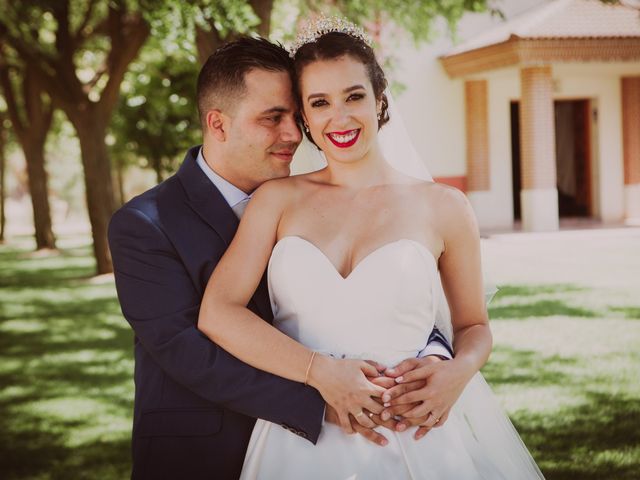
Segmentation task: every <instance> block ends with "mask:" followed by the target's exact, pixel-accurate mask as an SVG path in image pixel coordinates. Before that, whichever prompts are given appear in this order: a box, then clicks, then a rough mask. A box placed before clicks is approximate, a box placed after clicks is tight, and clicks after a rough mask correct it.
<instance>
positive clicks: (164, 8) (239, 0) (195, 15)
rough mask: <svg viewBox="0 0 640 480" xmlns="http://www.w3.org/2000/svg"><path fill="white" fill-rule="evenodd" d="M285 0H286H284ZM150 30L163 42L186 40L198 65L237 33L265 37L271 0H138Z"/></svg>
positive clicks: (269, 18)
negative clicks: (190, 45) (196, 58)
mask: <svg viewBox="0 0 640 480" xmlns="http://www.w3.org/2000/svg"><path fill="white" fill-rule="evenodd" d="M285 1H286V0H285ZM141 3H142V5H144V9H145V11H147V12H148V13H147V14H148V17H149V18H150V19H151V23H152V25H153V30H154V32H156V34H157V35H158V37H159V38H162V39H164V40H165V43H169V42H176V41H184V39H188V41H189V42H193V43H194V44H195V46H196V52H197V56H198V60H199V63H200V65H202V64H203V63H204V62H205V61H206V60H207V58H208V57H209V55H211V54H212V53H213V52H214V51H215V50H216V48H218V47H219V46H221V45H222V44H223V43H225V42H228V41H231V40H233V39H235V38H237V37H238V35H241V34H251V33H257V34H259V35H262V36H263V37H267V36H268V35H269V32H270V31H271V13H272V11H273V6H274V0H187V1H184V0H164V1H162V2H158V1H156V0H141Z"/></svg>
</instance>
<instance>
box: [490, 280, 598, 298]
mask: <svg viewBox="0 0 640 480" xmlns="http://www.w3.org/2000/svg"><path fill="white" fill-rule="evenodd" d="M584 290H586V288H585V287H580V286H577V285H572V284H568V283H556V284H552V285H504V286H498V292H497V293H496V299H503V298H508V297H529V296H534V295H541V294H556V293H571V292H581V291H584Z"/></svg>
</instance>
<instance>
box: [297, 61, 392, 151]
mask: <svg viewBox="0 0 640 480" xmlns="http://www.w3.org/2000/svg"><path fill="white" fill-rule="evenodd" d="M300 94H301V97H302V114H303V118H304V120H305V122H306V123H307V125H308V126H309V130H310V132H311V136H312V137H313V140H314V142H315V143H316V145H318V147H320V148H321V149H322V150H323V151H324V153H325V155H326V156H327V157H328V158H330V159H333V160H336V161H339V162H353V161H357V160H359V159H362V158H363V157H365V156H366V155H367V153H369V151H370V150H371V148H372V146H373V145H375V142H376V138H377V134H378V117H377V114H378V111H379V108H380V103H379V102H378V101H376V98H375V94H374V91H373V87H372V86H371V81H370V80H369V76H368V75H367V70H366V67H365V66H364V64H362V63H361V62H359V61H358V60H355V59H354V58H352V57H351V56H348V55H345V56H343V57H339V58H336V59H332V60H319V61H316V62H313V63H310V64H309V65H307V66H306V67H304V69H303V71H302V74H301V76H300Z"/></svg>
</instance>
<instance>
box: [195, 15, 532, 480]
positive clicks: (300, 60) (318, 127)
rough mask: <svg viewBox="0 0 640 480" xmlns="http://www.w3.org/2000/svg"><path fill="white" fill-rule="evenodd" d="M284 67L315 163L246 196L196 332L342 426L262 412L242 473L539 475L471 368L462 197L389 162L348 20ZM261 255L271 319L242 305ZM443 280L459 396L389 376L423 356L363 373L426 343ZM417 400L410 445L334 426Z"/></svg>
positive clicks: (475, 326) (480, 309)
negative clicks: (315, 433) (311, 391)
mask: <svg viewBox="0 0 640 480" xmlns="http://www.w3.org/2000/svg"><path fill="white" fill-rule="evenodd" d="M294 63H295V71H296V80H297V92H298V100H299V104H300V110H301V115H302V119H303V124H304V130H305V133H306V135H307V137H308V138H309V139H310V140H311V141H312V142H313V143H314V144H315V145H316V146H317V147H318V148H319V149H321V150H322V152H323V153H324V155H325V157H326V159H327V165H326V167H325V168H323V169H321V170H319V171H316V172H312V173H309V174H305V175H299V176H293V177H289V178H284V179H279V180H274V181H270V182H267V183H266V184H264V185H263V186H261V187H260V188H259V189H258V190H257V191H256V192H255V193H254V194H253V200H252V201H251V202H250V203H249V206H248V207H247V210H246V212H245V214H244V216H243V218H242V222H241V223H240V227H239V229H238V233H237V234H236V236H235V238H234V240H233V242H232V244H231V245H230V247H229V249H228V250H227V253H226V254H225V255H224V257H223V258H222V259H221V260H220V263H219V264H218V266H217V268H216V269H215V271H214V273H213V274H212V276H211V279H210V280H209V284H208V286H207V289H206V292H205V295H204V299H203V301H202V306H201V310H200V315H199V320H198V328H199V329H200V330H201V331H202V332H204V333H205V334H206V335H207V336H208V337H210V338H211V339H212V340H213V341H214V342H216V343H217V344H218V345H220V346H221V347H223V348H225V349H226V350H227V351H229V352H230V353H231V354H233V355H234V356H236V357H238V358H239V359H241V360H243V361H244V362H246V363H248V364H251V365H253V366H254V367H257V368H260V369H262V370H266V371H268V372H271V373H274V374H276V375H280V376H282V377H285V378H288V379H291V380H294V381H298V382H304V383H307V384H309V385H311V386H313V387H314V388H316V389H317V390H318V391H319V392H320V393H321V395H322V396H323V398H324V399H325V401H326V402H327V404H328V406H330V407H328V409H329V410H330V411H329V412H328V413H327V414H330V413H333V414H335V415H336V416H337V419H338V422H337V423H339V425H340V426H337V425H333V424H330V423H328V422H327V423H325V425H324V427H323V430H322V433H321V435H320V438H319V439H318V442H317V444H316V445H315V446H314V445H312V444H311V443H309V442H307V441H306V440H304V439H301V438H300V437H299V436H297V435H293V434H291V433H290V432H287V431H286V430H285V429H283V428H282V427H281V426H279V425H275V424H271V423H269V422H266V421H263V420H259V421H258V423H257V424H256V426H255V428H254V431H253V435H252V439H251V443H250V445H249V449H248V452H247V456H246V457H245V464H244V468H243V474H242V476H243V478H267V479H294V478H295V479H297V478H318V479H325V478H330V479H334V478H335V479H356V478H357V479H360V478H363V479H370V478H380V479H383V478H384V479H387V478H394V479H396V478H407V479H409V478H411V479H417V478H438V479H452V478H455V479H470V478H484V479H496V478H505V479H515V478H542V475H541V474H540V472H539V470H538V469H537V467H536V465H535V463H534V462H533V460H532V459H531V457H530V456H529V454H528V452H527V450H526V448H525V447H524V445H522V443H521V441H520V439H519V437H518V435H517V433H516V432H515V430H513V427H512V426H511V424H510V423H509V421H508V419H507V418H506V416H505V415H504V414H503V413H502V412H501V411H500V409H499V407H498V406H497V404H496V401H495V399H494V398H493V397H492V394H491V392H490V391H489V389H488V387H487V386H486V384H485V383H484V382H483V380H482V378H481V376H480V374H479V373H478V371H479V370H480V368H481V367H482V366H483V365H484V363H485V362H486V360H487V358H488V356H489V354H490V351H491V344H492V340H491V333H490V330H489V326H488V321H487V313H486V307H485V303H484V295H483V286H482V274H481V265H480V245H479V235H478V228H477V225H476V221H475V218H474V215H473V212H472V209H471V207H470V205H469V203H468V201H467V200H466V197H465V196H464V195H463V194H462V193H461V192H459V191H458V190H456V189H453V188H451V187H447V186H444V185H441V184H436V183H433V182H429V181H422V180H418V179H416V178H413V177H410V176H407V175H405V174H404V173H401V172H400V171H398V170H396V169H394V168H393V167H392V166H391V165H390V164H389V163H388V162H387V159H386V158H385V156H384V155H383V153H382V150H381V148H380V145H379V142H378V130H379V129H380V128H381V127H382V126H383V125H384V124H385V123H387V122H388V121H389V120H390V119H389V115H388V112H387V107H388V104H387V99H386V97H385V95H384V90H385V88H386V79H385V76H384V72H383V71H382V69H381V68H380V66H379V64H378V63H377V61H376V59H375V56H374V53H373V50H372V49H371V47H370V46H369V45H368V43H367V39H366V37H365V35H364V33H363V32H362V31H361V30H360V29H358V28H357V27H355V26H354V25H352V24H348V23H346V22H344V21H341V20H336V19H334V20H330V21H327V22H325V23H323V24H322V25H320V26H316V28H313V27H310V28H309V29H307V31H306V32H305V33H304V34H303V35H302V37H301V38H300V39H299V41H298V42H297V44H296V47H295V55H294ZM394 160H395V159H394ZM393 163H397V162H393ZM267 265H268V267H269V268H268V282H269V292H270V296H271V302H272V307H273V310H274V317H275V318H274V326H273V327H272V326H271V325H269V324H267V323H266V322H263V321H261V320H260V319H259V318H258V317H257V316H255V315H254V314H253V313H252V312H251V311H249V310H248V309H247V308H245V305H246V304H247V301H248V300H249V298H250V297H251V294H252V293H253V292H254V290H255V289H256V287H257V286H258V283H259V282H260V279H261V275H262V272H263V271H264V269H265V267H267ZM440 279H441V280H440ZM440 281H441V282H442V287H443V288H444V292H445V293H446V303H448V310H449V311H450V319H451V320H450V321H451V324H452V327H453V328H452V330H453V338H454V341H453V346H454V350H455V358H454V359H453V360H450V361H448V362H446V368H447V369H451V370H454V371H455V372H456V375H453V376H452V378H462V379H464V380H465V381H464V382H462V383H461V385H460V386H459V389H458V392H459V393H460V392H461V395H460V397H459V398H442V399H434V401H431V402H426V401H424V402H423V401H418V400H420V392H419V391H417V392H409V393H404V392H405V390H407V389H406V388H405V389H403V388H402V387H403V386H404V385H408V384H411V383H412V382H415V381H420V380H424V379H425V378H426V376H427V374H428V372H426V370H425V368H427V369H428V367H425V368H423V369H419V368H418V369H415V370H412V371H409V372H407V373H405V374H404V375H401V376H398V377H396V378H395V382H396V384H397V386H396V387H392V388H390V389H385V388H383V387H382V386H380V384H379V383H376V382H375V381H370V379H371V378H372V377H376V376H378V375H380V374H381V373H380V372H382V371H384V368H385V367H391V366H393V365H396V364H397V363H398V362H400V361H401V360H403V359H405V358H408V357H412V356H414V357H415V356H416V355H417V353H418V352H419V351H420V350H421V349H422V348H423V346H424V345H425V344H426V343H427V339H428V337H429V333H430V331H431V329H432V328H433V326H434V323H435V321H436V317H437V316H438V312H442V311H443V307H444V309H445V310H446V309H447V306H446V305H442V301H443V300H442V299H443V297H442V295H439V293H440V288H441V286H440V285H441V284H440ZM274 327H275V328H274ZM367 360H373V361H374V362H377V363H374V362H370V361H367ZM443 368H444V365H443ZM469 380H470V381H469ZM467 381H469V383H468V384H467ZM465 384H466V387H465ZM416 401H418V402H417V404H416V403H414V408H411V409H410V410H409V411H406V412H405V413H404V414H403V415H404V416H405V417H408V418H411V417H413V418H419V417H422V418H426V420H425V421H424V425H426V427H427V428H429V427H431V426H434V425H437V426H438V428H435V429H434V430H432V431H431V432H430V433H429V435H427V436H426V437H425V438H424V439H422V440H419V441H418V440H416V439H415V438H414V436H413V435H412V433H411V432H410V431H403V432H393V433H392V435H390V438H389V441H388V444H387V445H386V446H384V447H379V446H376V445H374V444H372V443H369V442H368V441H367V440H366V439H364V438H363V437H361V436H359V435H345V434H344V432H343V430H344V431H345V432H351V431H352V429H351V422H352V421H356V422H358V423H360V424H361V425H363V426H366V427H372V426H374V424H373V423H372V421H371V418H370V417H372V416H373V415H379V414H382V413H383V411H384V410H386V409H387V408H388V407H390V406H392V405H394V404H396V403H411V402H416ZM405 410H406V409H405ZM383 417H384V415H383ZM445 420H446V421H445ZM340 427H342V429H341V428H340Z"/></svg>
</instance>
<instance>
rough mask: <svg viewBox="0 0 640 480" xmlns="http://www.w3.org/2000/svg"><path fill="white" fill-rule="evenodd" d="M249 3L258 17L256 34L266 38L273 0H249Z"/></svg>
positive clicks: (268, 31)
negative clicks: (258, 22)
mask: <svg viewBox="0 0 640 480" xmlns="http://www.w3.org/2000/svg"><path fill="white" fill-rule="evenodd" d="M249 4H250V5H251V7H252V8H253V11H254V12H255V14H256V15H257V16H258V18H259V19H260V25H258V34H259V35H260V36H261V37H264V38H268V37H269V34H270V33H271V12H272V11H273V0H250V1H249Z"/></svg>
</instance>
